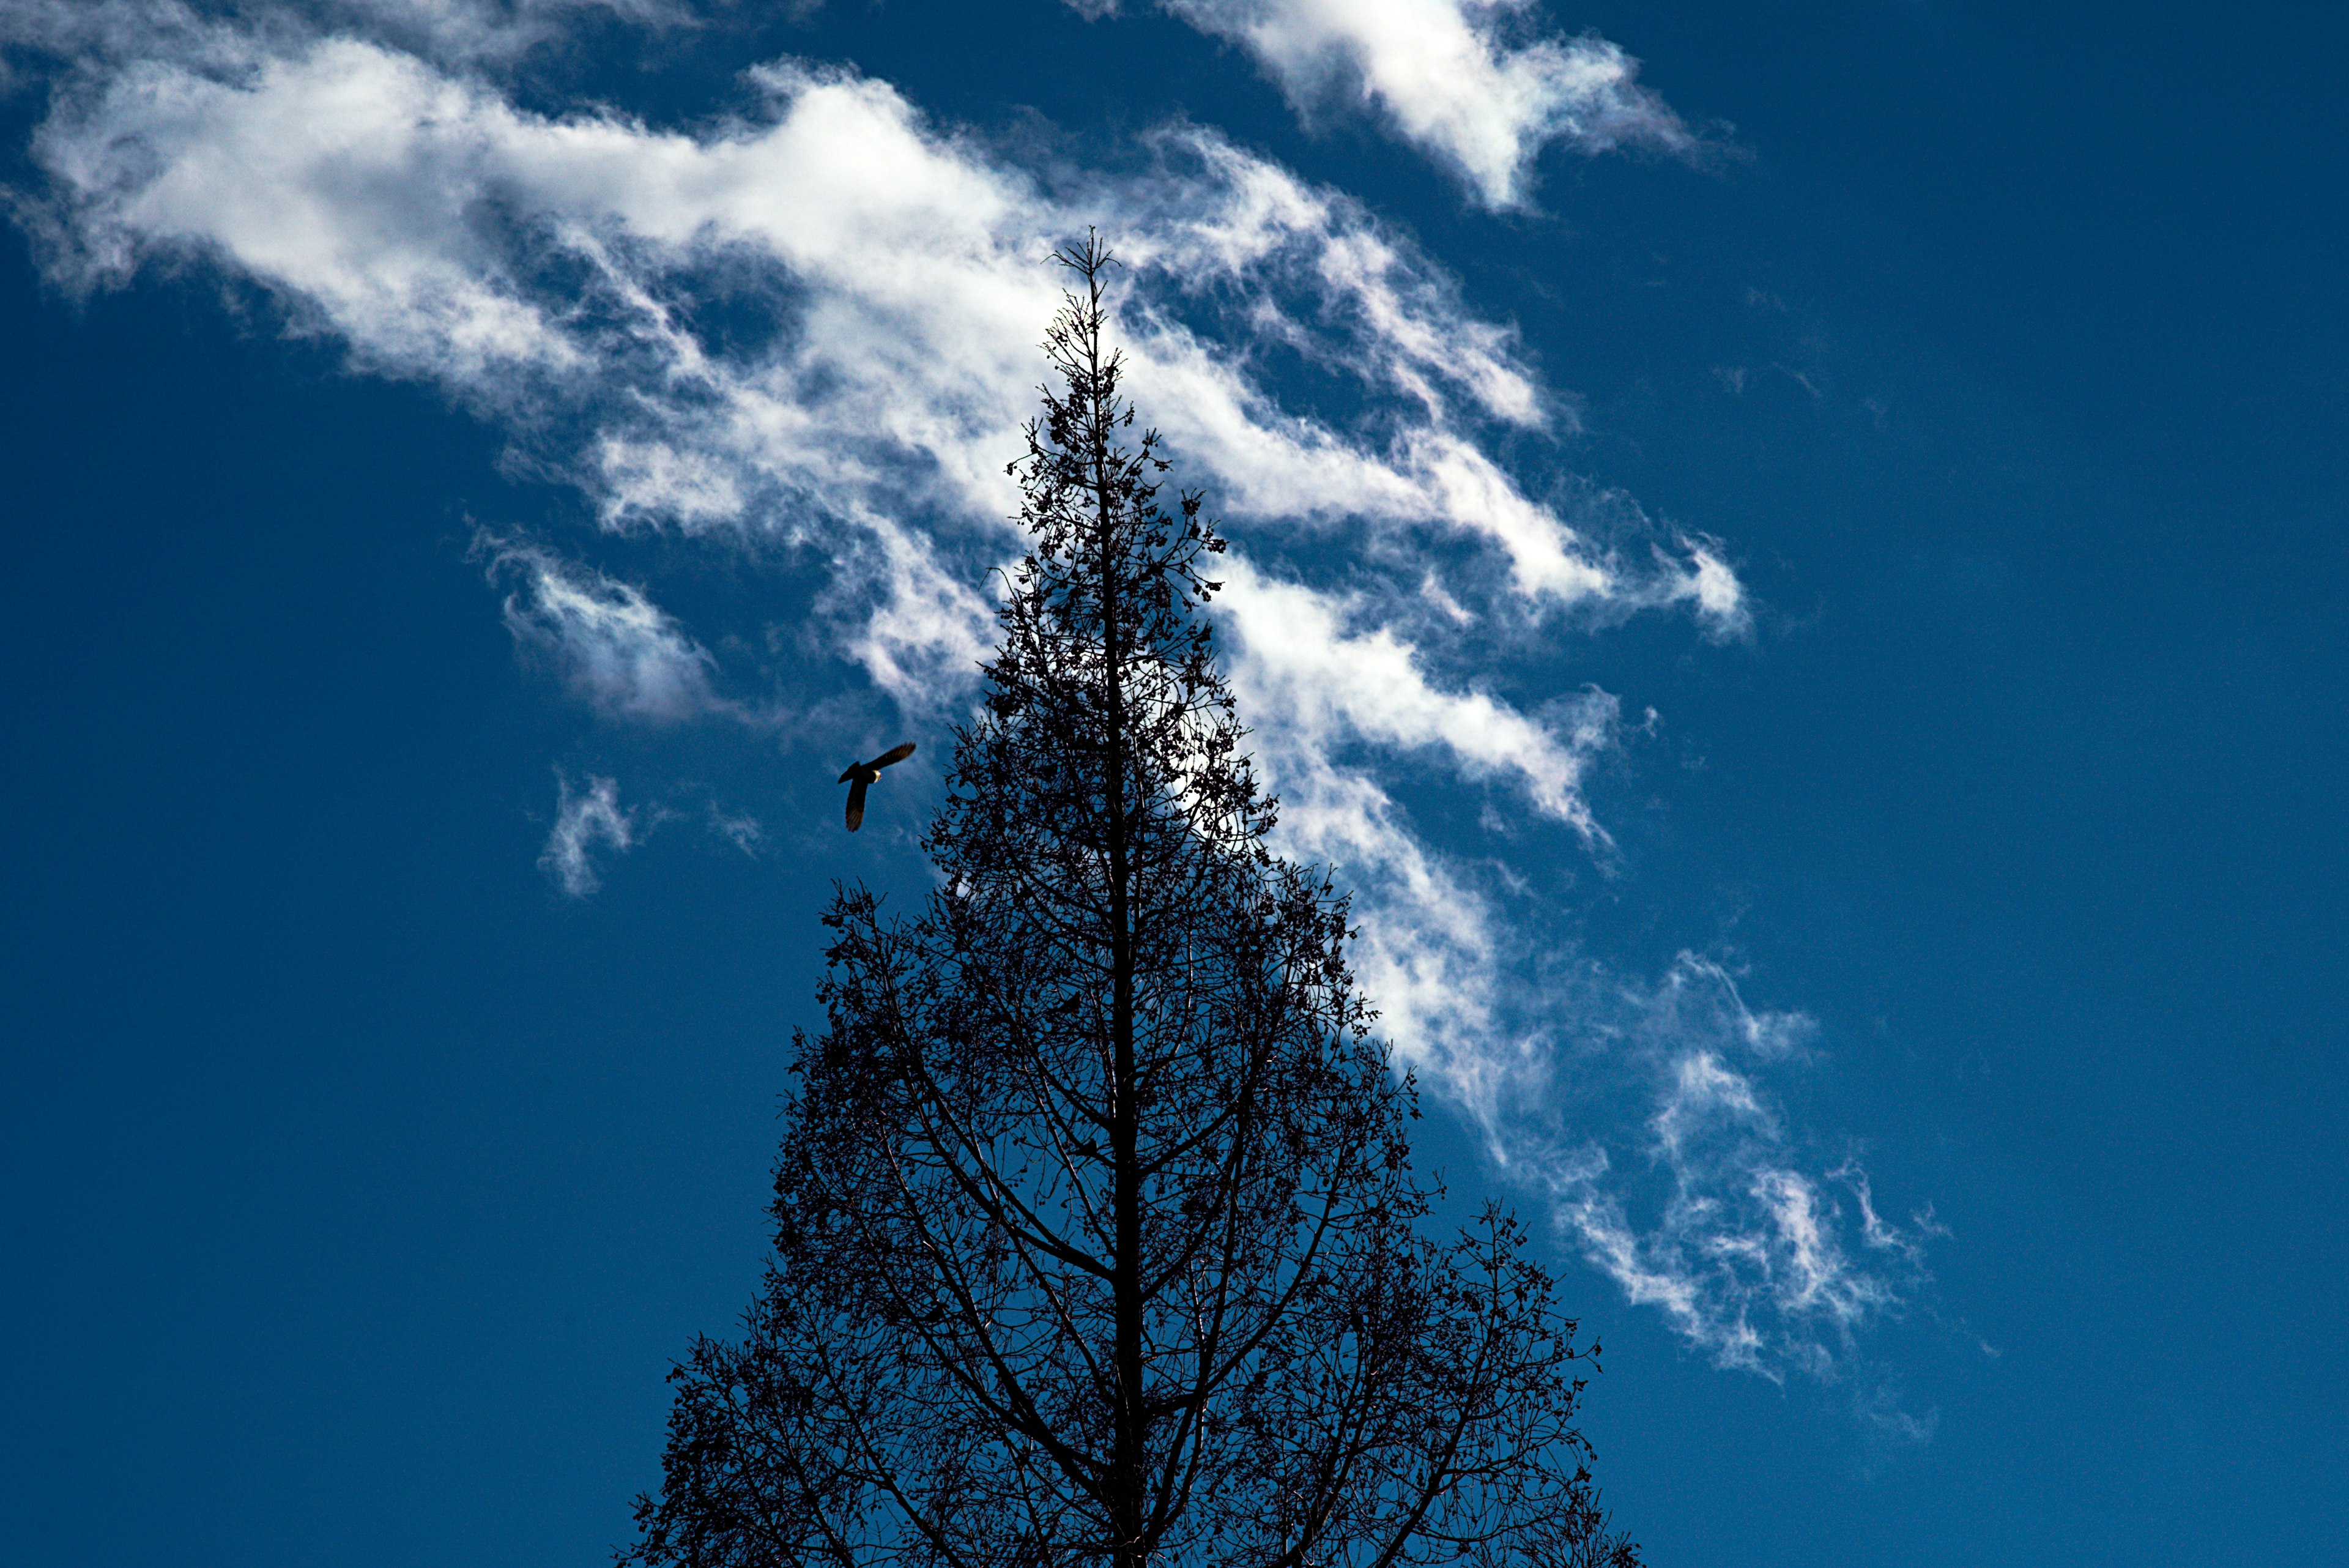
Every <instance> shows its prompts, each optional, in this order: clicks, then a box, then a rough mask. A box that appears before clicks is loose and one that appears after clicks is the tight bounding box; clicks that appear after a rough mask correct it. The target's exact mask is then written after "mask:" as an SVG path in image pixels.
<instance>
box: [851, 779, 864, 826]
mask: <svg viewBox="0 0 2349 1568" xmlns="http://www.w3.org/2000/svg"><path fill="white" fill-rule="evenodd" d="M862 826H864V780H863V779H858V780H857V781H856V782H855V783H854V784H850V785H849V786H848V831H849V832H851V833H854V832H855V831H856V830H857V829H858V828H859V827H862Z"/></svg>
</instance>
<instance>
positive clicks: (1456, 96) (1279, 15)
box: [1068, 0, 1699, 210]
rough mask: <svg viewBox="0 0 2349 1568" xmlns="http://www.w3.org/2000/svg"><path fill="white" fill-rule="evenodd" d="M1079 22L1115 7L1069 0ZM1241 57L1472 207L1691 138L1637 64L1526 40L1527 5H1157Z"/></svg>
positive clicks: (1508, 199)
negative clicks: (1451, 187)
mask: <svg viewBox="0 0 2349 1568" xmlns="http://www.w3.org/2000/svg"><path fill="white" fill-rule="evenodd" d="M1068 3H1069V4H1070V5H1071V6H1072V7H1074V8H1075V9H1076V10H1078V11H1080V12H1082V13H1083V14H1084V15H1086V16H1093V17H1100V16H1111V15H1113V14H1115V13H1116V12H1117V11H1118V10H1119V9H1120V5H1119V0H1068ZM1157 5H1158V8H1159V9H1160V10H1162V11H1164V12H1166V13H1167V14H1168V15H1170V16H1176V17H1179V18H1180V19H1181V20H1183V21H1185V22H1186V23H1188V24H1190V25H1191V26H1194V27H1195V28H1197V29H1198V30H1199V31H1200V32H1203V33H1206V34H1207V35H1209V36H1213V37H1217V38H1222V39H1226V40H1227V41H1229V42H1231V43H1234V44H1237V45H1238V46H1239V47H1242V48H1244V49H1246V50H1247V52H1248V54H1249V56H1250V57H1253V58H1254V59H1255V60H1256V62H1257V66H1258V67H1261V68H1262V69H1263V71H1264V72H1265V74H1266V75H1267V76H1268V77H1270V78H1272V80H1273V82H1274V83H1275V85H1277V86H1278V88H1280V91H1281V94H1282V96H1283V97H1285V98H1286V99H1288V102H1289V105H1290V107H1291V108H1293V109H1296V110H1298V111H1299V113H1301V114H1305V115H1309V116H1310V115H1314V114H1318V113H1319V112H1322V111H1324V110H1327V109H1333V108H1343V107H1345V106H1347V105H1349V104H1355V105H1360V106H1361V108H1363V109H1368V110H1369V111H1370V112H1371V113H1372V114H1373V115H1374V116H1375V117H1376V118H1378V119H1380V120H1381V121H1382V122H1383V123H1384V124H1385V125H1386V126H1387V128H1388V129H1389V130H1392V132H1393V133H1394V134H1395V135H1397V136H1399V137H1401V138H1402V140H1405V141H1408V142H1410V143H1411V144H1412V145H1413V146H1414V147H1417V148H1418V149H1419V150H1420V151H1422V152H1424V153H1426V154H1427V155H1428V156H1429V157H1431V158H1433V159H1434V160H1435V161H1437V162H1438V163H1441V164H1442V165H1444V168H1445V169H1447V170H1448V171H1450V172H1452V173H1453V174H1454V175H1455V176H1457V177H1458V178H1459V180H1460V181H1461V182H1462V183H1463V184H1464V185H1466V186H1467V188H1468V190H1469V191H1470V192H1471V193H1472V194H1474V195H1475V198H1476V200H1477V201H1479V202H1482V203H1483V204H1484V205H1485V206H1487V207H1491V208H1494V209H1495V210H1502V209H1507V208H1513V207H1521V206H1523V205H1525V203H1526V197H1527V194H1528V192H1529V191H1530V188H1531V186H1532V183H1533V164H1534V160H1535V159H1536V158H1537V156H1538V155H1539V154H1540V152H1541V150H1542V149H1543V148H1545V147H1547V146H1549V145H1551V144H1553V143H1556V144H1560V145H1563V146H1566V147H1569V148H1572V149H1573V150H1574V151H1578V152H1582V153H1599V152H1608V151H1614V150H1615V149H1617V148H1619V147H1644V148H1651V149H1654V150H1657V151H1664V152H1670V153H1677V154H1687V153H1689V152H1692V151H1694V150H1695V149H1696V148H1697V147H1698V145H1699V140H1698V137H1697V135H1696V134H1695V133H1694V132H1693V131H1692V130H1690V129H1689V128H1688V126H1687V125H1686V124H1685V123H1683V122H1682V119H1681V118H1680V116H1679V115H1677V114H1675V113H1674V112H1673V111H1672V109H1671V107H1670V106H1669V105H1667V104H1666V103H1665V102H1664V100H1663V99H1661V97H1660V96H1658V95H1657V94H1656V93H1655V92H1653V91H1651V89H1649V88H1644V87H1642V86H1640V81H1639V74H1640V65H1639V62H1638V61H1637V60H1634V59H1632V58H1631V57H1630V56H1629V55H1627V54H1625V53H1624V52H1623V51H1622V50H1621V49H1620V48H1619V47H1617V46H1615V45H1613V44H1611V43H1609V42H1608V41H1607V40H1606V39H1604V38H1601V37H1598V36H1594V35H1588V34H1586V35H1584V36H1580V37H1574V38H1564V37H1556V36H1541V35H1539V34H1537V32H1536V31H1535V27H1534V23H1533V17H1532V15H1531V14H1532V12H1533V10H1534V8H1535V5H1536V0H1380V3H1379V4H1376V5H1369V4H1363V3H1361V0H1157Z"/></svg>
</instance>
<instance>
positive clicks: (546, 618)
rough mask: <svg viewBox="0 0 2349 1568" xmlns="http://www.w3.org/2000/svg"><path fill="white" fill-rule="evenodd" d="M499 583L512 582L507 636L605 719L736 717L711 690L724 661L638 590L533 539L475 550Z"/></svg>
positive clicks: (483, 541) (487, 540)
mask: <svg viewBox="0 0 2349 1568" xmlns="http://www.w3.org/2000/svg"><path fill="white" fill-rule="evenodd" d="M474 550H475V553H476V554H477V555H480V556H485V557H487V559H488V561H489V571H490V576H491V577H492V580H493V581H497V582H501V583H504V584H508V585H510V586H511V589H512V591H510V592H509V593H508V594H507V595H506V599H505V623H506V629H508V630H509V631H511V632H512V633H513V635H514V640H515V641H516V642H517V643H519V644H521V645H522V646H523V648H524V649H528V650H529V651H531V652H532V653H533V654H536V655H539V656H541V657H543V658H544V659H547V660H548V661H550V662H551V663H553V664H554V665H555V666H556V667H557V668H559V669H560V670H562V671H563V673H564V676H565V678H566V679H567V680H568V681H569V682H570V685H571V687H572V689H573V690H574V691H576V692H578V693H579V694H580V695H581V696H583V697H585V699H586V700H587V701H590V702H592V703H594V704H595V706H596V707H598V708H600V709H603V710H604V711H605V712H607V713H611V714H615V715H618V716H622V717H626V718H631V719H640V720H651V721H655V722H668V723H674V722H678V721H681V720H685V719H689V718H693V717H695V716H697V715H698V714H702V713H708V712H714V711H734V705H733V704H731V703H728V702H724V701H721V700H720V699H719V697H718V696H717V695H716V693H715V692H713V691H711V690H710V684H709V676H710V671H711V670H712V669H714V668H715V666H716V662H717V661H716V660H715V659H712V658H711V657H710V655H709V649H705V648H703V647H702V646H701V645H700V644H699V643H698V642H696V641H694V640H693V639H692V638H690V637H688V635H686V632H685V630H684V628H681V627H680V626H678V623H677V621H676V619H675V618H673V617H671V616H670V615H669V614H668V613H667V611H665V610H663V609H662V608H661V607H659V606H658V605H657V604H655V603H653V601H652V600H651V598H650V597H647V595H646V593H645V591H644V590H643V589H642V588H640V587H636V585H634V584H633V583H625V582H621V581H619V580H618V579H616V578H614V577H610V576H605V574H604V573H602V572H600V571H597V570H595V568H593V567H590V566H581V565H580V564H578V563H577V562H574V561H567V560H565V559H564V558H563V557H562V556H559V555H557V554H555V553H554V551H552V550H549V549H547V548H545V547H544V546H543V545H535V544H532V543H530V542H528V541H526V540H515V539H502V538H499V537H496V536H495V535H486V534H485V535H481V536H479V537H478V538H477V539H476V540H475V543H474Z"/></svg>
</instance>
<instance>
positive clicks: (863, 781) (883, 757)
mask: <svg viewBox="0 0 2349 1568" xmlns="http://www.w3.org/2000/svg"><path fill="white" fill-rule="evenodd" d="M913 754H914V742H911V741H907V742H905V744H904V745H902V746H892V747H890V748H889V749H888V750H887V751H885V752H884V753H881V754H880V755H879V756H877V757H875V758H874V759H873V760H872V761H871V762H869V763H849V764H848V771H847V772H846V773H844V774H841V775H840V782H841V783H842V784H846V785H847V786H848V831H849V832H851V833H854V832H855V831H856V830H857V829H858V828H859V827H861V826H864V786H865V785H867V784H871V783H872V782H873V781H874V779H877V778H879V777H880V776H881V770H882V769H883V768H885V767H887V766H889V765H890V764H891V763H902V762H904V761H905V759H906V758H907V757H910V756H912V755H913Z"/></svg>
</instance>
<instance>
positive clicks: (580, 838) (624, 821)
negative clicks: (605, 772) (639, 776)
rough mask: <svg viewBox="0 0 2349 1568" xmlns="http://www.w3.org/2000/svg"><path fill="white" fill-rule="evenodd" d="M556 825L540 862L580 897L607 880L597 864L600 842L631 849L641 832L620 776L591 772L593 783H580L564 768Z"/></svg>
mask: <svg viewBox="0 0 2349 1568" xmlns="http://www.w3.org/2000/svg"><path fill="white" fill-rule="evenodd" d="M554 790H555V800H554V826H553V827H552V828H550V829H549V830H548V832H547V835H546V847H545V849H544V850H543V851H541V852H540V855H539V857H538V868H539V869H540V870H542V871H543V872H545V873H546V874H547V876H548V877H550V878H552V879H553V880H554V885H555V886H556V887H558V888H562V889H563V891H564V892H565V893H566V894H568V895H570V896H571V897H572V898H585V897H587V895H589V894H590V893H593V892H595V889H597V888H600V887H602V886H603V885H604V878H603V876H602V874H601V872H600V871H598V869H597V868H596V865H595V852H596V848H597V846H603V847H605V848H606V849H609V850H611V851H612V852H613V853H614V854H620V855H625V854H626V853H627V852H628V851H629V850H630V849H633V848H635V847H636V844H637V842H638V839H639V837H640V835H639V833H638V831H637V822H636V810H635V808H633V807H625V806H623V805H620V786H619V784H617V782H616V781H615V780H612V779H607V778H598V777H596V776H595V775H594V774H590V775H588V779H587V787H586V788H585V789H574V788H573V787H572V784H571V781H570V780H569V779H568V778H566V777H564V775H563V774H560V773H558V774H556V775H555V779H554Z"/></svg>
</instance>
